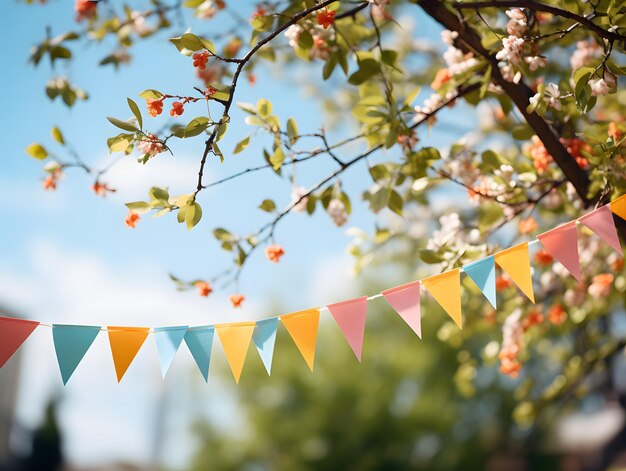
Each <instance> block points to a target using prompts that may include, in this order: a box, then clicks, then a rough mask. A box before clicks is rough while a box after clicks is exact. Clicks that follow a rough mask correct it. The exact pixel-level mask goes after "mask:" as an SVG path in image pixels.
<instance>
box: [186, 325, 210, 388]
mask: <svg viewBox="0 0 626 471" xmlns="http://www.w3.org/2000/svg"><path fill="white" fill-rule="evenodd" d="M214 334H215V328H214V327H213V326H212V325H203V326H199V327H190V328H189V330H187V332H185V337H184V338H185V343H186V344H187V348H188V349H189V351H190V352H191V356H193V359H194V360H195V362H196V365H197V366H198V369H199V370H200V373H201V374H202V377H203V378H204V381H209V366H210V364H211V351H212V350H213V336H214Z"/></svg>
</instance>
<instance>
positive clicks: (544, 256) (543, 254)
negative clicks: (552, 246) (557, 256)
mask: <svg viewBox="0 0 626 471" xmlns="http://www.w3.org/2000/svg"><path fill="white" fill-rule="evenodd" d="M535 262H537V263H538V264H539V265H543V266H546V265H550V264H551V263H552V262H554V257H553V256H552V255H550V253H549V252H548V251H547V250H545V249H541V250H539V251H538V252H536V253H535Z"/></svg>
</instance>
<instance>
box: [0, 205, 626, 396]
mask: <svg viewBox="0 0 626 471" xmlns="http://www.w3.org/2000/svg"><path fill="white" fill-rule="evenodd" d="M613 213H614V214H616V215H617V216H619V217H621V218H622V219H624V220H626V195H623V196H621V197H620V198H618V199H616V200H615V201H612V202H611V203H610V204H608V205H605V206H601V207H599V208H597V209H595V210H593V211H591V212H589V213H587V214H585V215H583V216H581V217H579V218H578V219H576V220H573V221H570V222H568V223H565V224H562V225H561V226H558V227H556V228H554V229H552V230H550V231H548V232H545V233H543V234H540V235H539V236H538V237H537V239H535V240H533V241H531V242H523V243H521V244H518V245H515V246H513V247H510V248H507V249H504V250H502V251H500V252H497V253H495V254H493V255H489V256H487V257H485V258H482V259H479V260H476V261H474V262H471V263H469V264H468V265H465V266H464V267H463V268H454V269H452V270H448V271H445V272H443V273H439V274H437V275H433V276H430V277H428V278H424V279H422V280H417V281H412V282H410V283H408V284H404V285H401V286H396V287H394V288H390V289H387V290H384V291H382V292H381V293H378V294H375V295H372V296H362V297H359V298H356V299H350V300H347V301H343V302H339V303H334V304H329V305H327V306H326V307H324V308H320V307H315V308H310V309H306V310H304V311H298V312H294V313H291V314H283V315H280V316H276V317H271V318H269V319H264V320H259V321H251V322H234V323H227V324H215V325H203V326H187V325H180V326H168V327H155V328H149V327H129V326H107V327H101V326H90V325H67V324H44V323H40V322H37V321H33V320H24V319H16V318H9V317H0V368H2V366H4V364H5V363H6V362H7V361H8V360H9V358H11V356H12V355H13V354H14V353H15V352H16V351H17V349H18V348H19V347H20V346H21V345H22V344H23V343H24V342H25V341H26V339H28V337H29V336H30V335H31V334H32V333H33V331H34V330H35V329H36V328H37V327H39V326H44V327H51V328H52V337H53V342H54V348H55V351H56V357H57V361H58V365H59V370H60V372H61V379H62V380H63V384H64V385H65V384H67V382H68V381H69V380H70V378H71V376H72V374H73V373H74V371H75V370H76V368H77V367H78V365H79V364H80V362H81V360H82V359H83V357H84V356H85V354H86V353H87V351H88V350H89V348H90V347H91V345H92V344H93V342H94V341H95V339H96V337H97V336H98V335H99V333H100V332H102V331H105V332H107V335H108V338H109V344H110V347H111V354H112V357H113V364H114V367H115V373H116V376H117V380H118V382H119V381H121V380H122V378H123V377H124V375H125V374H126V371H127V370H128V368H129V367H130V365H131V364H132V362H133V360H134V359H135V356H136V355H137V353H138V352H139V350H140V349H141V347H142V346H143V344H144V343H145V341H146V339H147V338H148V336H149V335H150V334H153V335H154V339H155V342H156V346H157V351H158V355H159V362H160V367H161V374H162V376H163V378H165V376H166V374H167V372H168V370H169V368H170V365H171V364H172V361H173V360H174V357H175V356H176V353H177V352H178V350H179V348H180V346H181V345H182V343H183V342H184V343H185V344H186V345H187V348H188V349H189V351H190V352H191V355H192V356H193V358H194V360H195V362H196V365H197V366H198V369H199V370H200V373H201V374H202V376H203V377H204V379H205V381H208V377H209V366H210V363H211V353H212V349H213V340H214V337H215V334H216V333H217V336H218V337H219V340H220V343H221V345H222V349H223V350H224V353H225V356H226V359H227V361H228V364H229V366H230V369H231V371H232V373H233V376H234V377H235V381H236V382H237V383H239V379H240V377H241V372H242V370H243V366H244V363H245V360H246V356H247V353H248V349H249V345H250V343H253V344H254V346H255V347H256V349H257V352H258V354H259V356H260V358H261V361H262V362H263V365H264V367H265V369H266V370H267V374H268V375H269V374H271V369H272V359H273V356H274V345H275V343H276V333H277V331H278V324H279V321H280V323H282V324H283V326H284V327H285V328H286V330H287V332H288V333H289V335H290V336H291V338H292V339H293V341H294V343H295V345H296V347H297V348H298V350H299V351H300V354H301V355H302V357H303V359H304V361H305V362H306V364H307V365H308V367H309V368H310V369H311V371H313V365H314V362H315V350H316V345H317V332H318V326H319V319H320V312H321V311H329V312H330V314H331V316H332V317H333V318H334V320H335V322H336V323H337V325H338V327H339V329H340V330H341V332H342V333H343V336H344V338H345V339H346V342H347V343H348V345H349V346H350V348H351V349H352V351H353V352H354V355H355V356H356V358H357V360H358V361H359V362H360V361H361V356H362V352H363V336H364V333H365V321H366V316H367V305H368V302H369V301H371V300H373V299H377V298H380V297H383V298H385V300H386V301H387V302H388V303H389V304H390V305H391V307H392V308H393V309H394V310H395V311H396V312H397V313H398V315H399V316H400V317H401V318H402V319H403V320H404V321H405V322H406V324H407V325H408V326H409V327H410V328H411V329H412V330H413V331H414V332H415V334H417V336H418V337H419V338H421V337H422V328H421V315H420V296H421V291H422V287H424V288H425V289H426V291H427V292H428V293H429V294H430V295H431V296H432V297H433V298H434V299H435V300H436V301H437V302H438V303H439V305H440V306H441V307H442V308H443V309H444V310H445V311H446V312H447V313H448V315H449V316H450V317H451V318H452V320H453V321H454V323H455V324H456V325H457V326H458V327H459V328H462V326H463V316H462V312H461V273H464V274H465V275H467V277H469V279H470V280H471V281H472V282H473V283H474V284H476V286H477V287H478V288H479V289H480V290H481V291H482V293H483V295H484V296H485V298H486V299H487V301H488V302H489V303H490V304H491V305H492V306H493V308H494V309H496V308H497V299H496V266H498V267H500V269H501V270H503V271H504V272H505V273H506V274H507V275H508V276H509V277H510V278H511V280H512V281H513V282H514V283H515V285H517V287H518V288H519V289H520V291H521V292H522V293H523V294H524V295H525V296H526V297H527V298H528V299H529V300H530V301H531V302H532V303H534V302H535V296H534V292H533V282H532V277H531V266H530V254H529V246H530V245H531V244H537V243H539V244H541V245H542V246H543V248H544V249H545V250H546V251H547V252H549V253H550V254H551V255H552V256H553V257H554V259H555V260H557V261H558V262H559V263H561V264H562V265H563V266H564V267H565V268H566V269H567V270H568V271H569V272H570V273H571V274H572V276H574V278H576V279H577V280H580V279H581V272H580V262H579V254H578V232H577V231H578V230H577V225H578V224H579V223H580V224H582V225H583V226H585V227H587V228H588V229H590V230H591V231H592V232H593V233H594V234H595V235H597V236H598V237H600V238H601V239H602V240H603V241H605V242H606V243H607V244H609V245H610V246H611V247H612V248H613V249H615V250H616V251H618V252H619V253H620V254H622V248H621V245H620V242H619V238H618V235H617V230H616V228H615V224H614V220H613Z"/></svg>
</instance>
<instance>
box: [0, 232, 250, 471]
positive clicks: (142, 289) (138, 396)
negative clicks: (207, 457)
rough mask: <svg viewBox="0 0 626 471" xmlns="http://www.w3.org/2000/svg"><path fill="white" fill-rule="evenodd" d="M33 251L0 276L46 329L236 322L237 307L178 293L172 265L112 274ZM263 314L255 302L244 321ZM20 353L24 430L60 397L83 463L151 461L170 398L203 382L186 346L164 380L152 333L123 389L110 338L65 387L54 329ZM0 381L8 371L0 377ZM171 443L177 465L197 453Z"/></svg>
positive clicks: (100, 266)
mask: <svg viewBox="0 0 626 471" xmlns="http://www.w3.org/2000/svg"><path fill="white" fill-rule="evenodd" d="M29 252H30V253H29V257H28V258H27V259H26V260H25V261H24V264H23V266H21V267H20V272H21V273H22V274H20V275H16V274H15V273H8V272H6V271H2V270H0V300H3V301H4V300H6V301H7V302H8V303H9V304H10V305H11V306H13V307H15V308H19V309H20V310H19V312H20V313H23V314H24V315H25V316H26V317H30V318H34V319H37V320H41V321H43V322H49V323H52V322H56V323H77V324H86V325H107V324H108V325H114V324H121V325H138V326H142V325H143V326H150V327H152V326H159V325H181V324H188V325H200V324H208V323H219V322H228V321H232V320H233V319H232V315H233V310H232V308H230V306H227V305H225V303H224V300H220V299H219V298H217V297H213V298H209V299H205V298H200V297H198V296H196V295H195V293H185V294H181V293H178V292H176V291H175V289H174V287H173V285H172V283H170V282H169V281H168V280H167V279H166V277H165V276H164V274H165V273H166V270H165V268H164V267H161V266H158V264H156V263H154V264H149V265H145V264H143V265H130V266H126V267H113V266H111V265H110V264H109V263H108V261H106V260H104V259H102V258H101V257H99V256H98V255H96V254H93V253H76V252H73V251H71V250H68V249H66V248H64V247H61V246H59V245H58V244H55V243H52V242H50V241H42V240H40V241H38V242H36V243H34V244H33V245H32V246H31V247H30V250H29ZM23 273H25V275H24V274H23ZM258 313H259V311H258V310H257V309H256V307H255V306H254V305H253V304H248V306H247V307H246V310H245V312H244V313H242V314H241V315H242V316H245V318H254V317H255V316H257V315H258ZM216 343H217V342H216ZM218 351H219V347H215V348H214V356H216V358H217V361H219V362H223V361H224V359H223V358H219V357H220V356H221V355H220V354H218V353H217V352H218ZM21 352H22V353H23V355H22V361H23V363H22V372H23V373H22V375H21V378H20V391H19V394H18V397H19V403H18V406H17V412H16V416H17V419H18V423H20V424H22V425H23V426H26V427H27V428H32V427H34V426H36V425H37V424H38V423H39V421H40V420H41V417H42V412H43V408H44V406H45V404H46V402H47V401H48V400H49V398H50V397H51V396H53V395H55V394H56V395H58V396H59V397H60V398H61V406H62V407H61V411H60V412H61V413H60V420H61V425H62V428H63V430H64V432H65V434H66V438H67V440H66V448H67V456H68V458H69V459H70V460H71V461H72V462H73V463H76V464H85V465H88V464H89V465H91V464H95V463H105V462H108V463H110V462H112V461H131V462H137V463H148V462H150V460H151V459H152V456H153V455H154V454H155V453H157V452H158V450H157V448H159V447H161V446H163V443H160V444H157V445H156V446H155V445H154V440H155V438H154V434H155V423H154V422H155V417H156V416H157V414H158V412H159V411H160V410H161V409H162V408H163V404H162V400H163V395H164V394H166V393H165V391H167V390H172V389H173V390H174V391H176V394H179V395H183V396H184V395H185V394H188V393H186V392H185V384H187V389H188V388H189V380H188V379H187V378H188V377H189V376H190V373H192V374H193V378H192V379H193V382H194V384H196V383H199V382H202V383H203V380H202V378H201V375H200V374H199V372H198V371H197V370H196V367H195V364H194V363H193V359H192V357H191V355H190V354H189V352H187V351H186V348H185V347H182V348H181V351H180V352H179V354H178V355H177V357H176V359H175V362H174V364H173V365H172V368H171V370H170V373H169V374H168V377H167V378H166V380H165V381H163V380H162V379H161V377H160V371H159V366H158V355H157V350H156V346H155V343H154V339H153V338H152V336H150V337H148V339H147V340H146V343H145V345H144V346H143V347H142V349H141V350H140V352H139V353H138V355H137V357H136V359H135V360H134V362H133V364H132V365H131V367H130V368H129V370H128V372H127V374H126V376H125V377H124V379H123V381H122V382H121V384H119V385H118V384H117V382H116V380H115V373H114V368H113V362H112V360H111V353H110V347H109V345H108V339H107V336H106V334H105V332H102V333H101V334H100V335H99V336H98V338H97V339H96V341H95V342H94V344H93V345H92V347H91V349H90V350H89V351H88V352H87V355H86V356H85V358H84V359H83V361H82V362H81V364H80V365H79V367H78V369H77V370H76V372H75V373H74V375H73V376H72V378H71V380H70V382H69V383H68V385H67V386H66V387H65V388H63V387H62V383H61V378H60V374H59V371H58V366H57V364H56V358H55V355H54V345H53V342H52V335H51V332H50V328H49V327H43V326H42V327H40V328H38V329H37V330H36V331H35V332H34V333H33V335H32V336H31V337H30V338H29V339H28V340H27V342H26V343H25V344H24V346H23V347H22V349H21ZM214 361H215V360H214ZM1 374H2V371H0V380H2V376H1ZM216 379H217V378H216ZM181 383H182V384H181ZM209 391H210V392H211V397H213V398H215V397H216V396H219V382H218V381H215V379H213V380H212V384H210V385H209V386H207V387H206V390H205V392H207V393H208V392H209ZM187 402H189V401H187ZM213 404H215V402H213ZM188 406H189V407H193V408H194V410H195V412H197V410H198V409H199V408H200V407H201V406H200V405H199V404H197V403H194V404H191V405H189V404H188ZM202 407H204V406H202ZM176 413H177V414H178V413H181V414H185V413H187V414H188V411H184V410H178V409H177V411H176ZM191 415H192V416H193V414H191ZM192 418H193V417H190V418H189V420H191V419H192ZM187 425H189V422H186V423H183V424H181V425H179V429H181V427H182V429H181V430H179V432H176V435H181V436H182V435H183V434H184V432H185V430H184V428H185V426H187ZM165 433H166V435H167V436H168V437H171V435H172V433H174V432H171V431H170V430H169V429H168V430H166V431H165ZM120 434H122V435H120ZM122 436H123V437H124V438H123V439H121V438H120V437H122ZM174 442H175V445H174V446H172V445H169V449H170V450H173V451H174V452H176V453H178V455H180V458H179V462H180V460H181V459H182V460H184V459H185V458H186V457H187V455H188V454H189V453H190V452H192V450H191V449H190V446H191V445H189V444H185V443H181V442H180V439H176V438H174ZM174 442H172V443H174Z"/></svg>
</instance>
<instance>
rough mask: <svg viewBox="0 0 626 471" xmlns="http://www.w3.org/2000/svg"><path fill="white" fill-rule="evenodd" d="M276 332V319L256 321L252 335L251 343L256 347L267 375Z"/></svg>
mask: <svg viewBox="0 0 626 471" xmlns="http://www.w3.org/2000/svg"><path fill="white" fill-rule="evenodd" d="M277 330H278V317H272V318H271V319H265V320H263V321H258V322H257V323H256V327H255V328H254V333H253V334H252V341H253V342H254V345H255V346H256V349H257V351H258V352H259V356H260V357H261V361H262V362H263V366H264V367H265V370H266V371H267V374H268V375H269V374H271V373H272V358H274V345H275V344H276V331H277Z"/></svg>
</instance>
